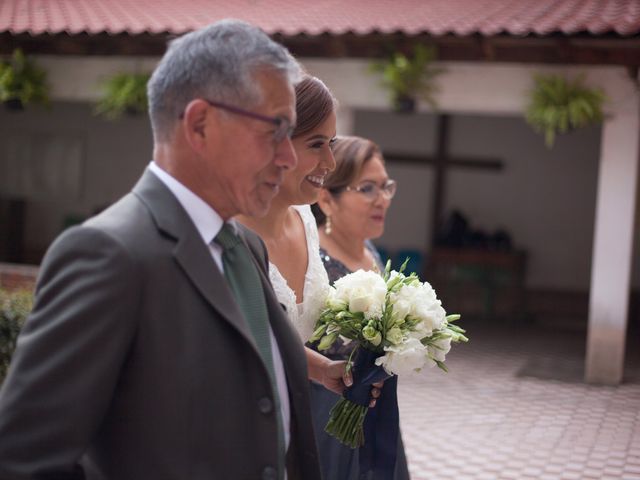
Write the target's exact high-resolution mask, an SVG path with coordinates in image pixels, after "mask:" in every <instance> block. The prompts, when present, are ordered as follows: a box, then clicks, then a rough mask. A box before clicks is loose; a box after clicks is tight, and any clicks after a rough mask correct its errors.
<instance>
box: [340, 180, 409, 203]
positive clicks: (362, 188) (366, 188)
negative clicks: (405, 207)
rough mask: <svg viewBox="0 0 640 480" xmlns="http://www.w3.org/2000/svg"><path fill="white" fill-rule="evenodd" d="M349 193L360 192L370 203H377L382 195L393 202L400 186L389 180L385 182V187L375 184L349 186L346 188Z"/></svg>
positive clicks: (364, 183)
mask: <svg viewBox="0 0 640 480" xmlns="http://www.w3.org/2000/svg"><path fill="white" fill-rule="evenodd" d="M344 189H345V190H346V191H349V192H358V193H359V194H361V195H362V196H363V197H365V198H366V199H367V200H369V201H370V202H373V201H375V200H376V199H377V198H378V196H379V195H380V194H381V193H382V195H384V196H385V198H387V199H389V200H391V199H392V198H393V196H394V195H395V194H396V190H397V189H398V184H397V183H396V181H395V180H391V179H389V180H387V181H386V182H384V185H382V186H380V185H378V184H377V183H375V182H370V181H368V182H362V183H361V184H360V185H357V186H355V187H351V186H347V187H345V188H344Z"/></svg>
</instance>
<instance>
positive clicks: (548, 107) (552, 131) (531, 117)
mask: <svg viewBox="0 0 640 480" xmlns="http://www.w3.org/2000/svg"><path fill="white" fill-rule="evenodd" d="M605 100H606V97H605V94H604V91H603V90H602V89H600V88H592V87H588V86H586V85H585V84H584V76H583V75H582V76H579V77H577V78H575V79H574V80H569V79H566V78H565V77H563V76H561V75H536V77H535V86H534V88H533V90H532V91H531V94H530V103H529V105H528V107H527V110H526V112H525V118H526V120H527V122H528V123H529V124H530V125H531V126H532V127H533V128H534V130H536V131H537V132H541V133H543V134H544V139H545V144H546V145H547V147H548V148H551V147H553V143H554V141H555V138H556V135H557V134H559V133H566V132H569V131H571V130H575V129H577V128H581V127H586V126H588V125H594V124H598V123H601V122H602V120H603V119H604V113H603V110H602V106H603V104H604V101H605Z"/></svg>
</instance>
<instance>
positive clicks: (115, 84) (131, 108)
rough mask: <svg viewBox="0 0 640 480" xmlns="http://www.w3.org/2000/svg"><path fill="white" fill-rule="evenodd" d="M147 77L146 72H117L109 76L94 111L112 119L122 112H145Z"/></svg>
mask: <svg viewBox="0 0 640 480" xmlns="http://www.w3.org/2000/svg"><path fill="white" fill-rule="evenodd" d="M149 77H150V75H149V74H148V73H118V74H116V75H114V76H113V77H111V78H109V79H108V80H107V81H106V82H105V83H104V85H103V95H102V98H101V99H100V102H99V103H98V105H97V106H96V113H97V114H99V115H105V116H106V117H107V118H109V119H112V120H113V119H116V118H118V117H120V116H121V115H122V114H123V113H129V114H142V113H146V111H147V105H148V104H147V82H148V81H149Z"/></svg>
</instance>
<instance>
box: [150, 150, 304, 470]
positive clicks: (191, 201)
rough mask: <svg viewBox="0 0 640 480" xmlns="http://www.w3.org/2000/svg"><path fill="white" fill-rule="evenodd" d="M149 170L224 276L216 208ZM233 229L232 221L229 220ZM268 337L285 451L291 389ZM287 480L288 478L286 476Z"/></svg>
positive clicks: (165, 175)
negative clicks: (172, 199)
mask: <svg viewBox="0 0 640 480" xmlns="http://www.w3.org/2000/svg"><path fill="white" fill-rule="evenodd" d="M149 170H151V172H153V173H154V174H155V175H156V176H157V177H158V178H159V179H160V181H161V182H162V183H164V184H165V185H166V186H167V188H168V189H169V190H170V191H171V193H173V195H175V197H176V198H177V200H178V202H180V205H182V207H183V208H184V209H185V211H186V212H187V215H189V218H191V221H192V222H193V224H194V225H195V226H196V229H197V230H198V233H200V236H201V237H202V240H203V241H204V243H205V245H207V247H209V251H210V252H211V256H212V257H213V260H214V261H215V263H216V265H217V266H218V268H219V269H220V272H222V273H223V274H224V267H223V265H222V247H221V246H220V245H218V244H217V243H216V242H214V241H213V239H214V238H215V237H216V235H218V232H219V231H220V230H221V229H222V225H223V224H224V220H223V219H222V217H221V216H220V215H219V214H218V212H216V211H215V210H214V209H213V208H211V207H210V206H209V204H207V203H206V202H205V201H204V200H202V199H201V198H200V197H199V196H197V195H196V194H195V193H193V192H192V191H191V190H189V189H188V188H187V187H185V186H184V185H183V184H182V183H180V182H179V181H178V180H176V179H175V178H173V177H172V176H171V175H170V174H169V173H167V172H166V171H164V170H163V169H161V168H160V167H159V166H158V165H157V164H156V163H155V162H154V161H152V162H151V163H150V164H149ZM230 223H231V225H233V226H234V228H235V225H234V222H233V220H231V221H230ZM269 334H270V338H271V353H272V355H273V368H274V370H275V375H276V384H277V386H278V395H279V396H280V406H281V411H282V421H283V423H284V440H285V450H286V449H288V448H289V440H290V438H291V432H290V427H291V406H290V404H289V390H288V388H287V380H286V376H285V373H284V366H283V365H282V356H281V355H280V349H279V348H278V342H277V341H276V338H275V336H274V335H273V330H272V329H271V325H269ZM285 478H286V477H285Z"/></svg>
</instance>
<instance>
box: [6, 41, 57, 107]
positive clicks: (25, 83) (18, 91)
mask: <svg viewBox="0 0 640 480" xmlns="http://www.w3.org/2000/svg"><path fill="white" fill-rule="evenodd" d="M9 100H19V101H20V102H21V103H22V105H27V104H29V103H42V104H48V103H49V95H48V85H47V73H46V72H45V71H44V70H43V69H42V68H40V67H38V66H37V65H35V64H34V63H33V62H32V61H31V60H30V59H28V58H27V57H25V55H24V53H23V52H22V50H21V49H19V48H17V49H15V50H14V51H13V55H12V56H11V60H6V61H3V62H2V63H0V101H2V102H6V101H9Z"/></svg>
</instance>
